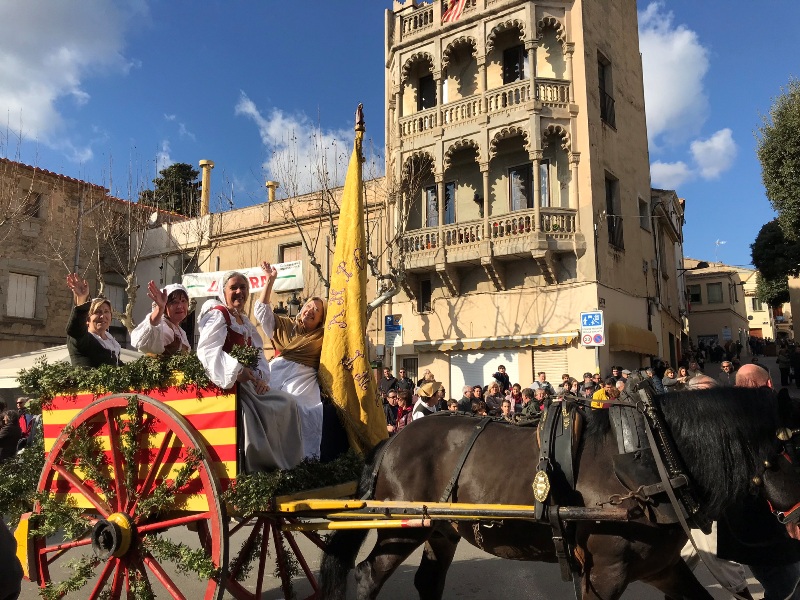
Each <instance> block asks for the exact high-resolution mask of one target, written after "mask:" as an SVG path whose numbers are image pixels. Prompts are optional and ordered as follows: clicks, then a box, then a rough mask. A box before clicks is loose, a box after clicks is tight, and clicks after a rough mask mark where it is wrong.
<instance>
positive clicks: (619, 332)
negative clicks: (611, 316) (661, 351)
mask: <svg viewBox="0 0 800 600" xmlns="http://www.w3.org/2000/svg"><path fill="white" fill-rule="evenodd" d="M608 345H609V349H610V350H611V352H635V353H636V354H646V355H648V356H658V340H657V339H656V334H654V333H653V332H652V331H648V330H647V329H641V328H639V327H634V326H633V325H626V324H625V323H612V324H611V326H610V327H609V330H608Z"/></svg>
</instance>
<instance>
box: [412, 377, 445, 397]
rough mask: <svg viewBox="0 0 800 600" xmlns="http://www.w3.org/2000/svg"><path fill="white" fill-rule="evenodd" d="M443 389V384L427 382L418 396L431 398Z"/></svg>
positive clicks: (420, 387)
mask: <svg viewBox="0 0 800 600" xmlns="http://www.w3.org/2000/svg"><path fill="white" fill-rule="evenodd" d="M441 387H442V384H441V383H439V382H438V381H426V382H425V383H424V384H422V385H421V386H419V389H418V390H417V395H418V396H424V397H425V398H431V397H433V395H434V394H435V393H436V392H438V391H439V389H440V388H441Z"/></svg>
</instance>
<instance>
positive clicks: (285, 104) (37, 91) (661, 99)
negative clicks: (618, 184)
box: [0, 0, 800, 265]
mask: <svg viewBox="0 0 800 600" xmlns="http://www.w3.org/2000/svg"><path fill="white" fill-rule="evenodd" d="M390 5H391V2H389V0H386V1H377V2H376V1H375V0H370V1H367V0H361V1H358V0H356V1H351V2H321V1H319V0H317V1H314V2H277V1H275V0H260V1H255V0H250V1H245V0H207V1H206V2H203V3H194V2H192V3H190V2H179V1H174V0H169V1H168V0H152V1H149V0H129V1H128V2H115V1H112V0H81V1H80V2H74V1H73V0H25V2H19V1H18V0H0V116H2V118H3V119H4V121H5V123H3V124H2V126H1V127H0V155H2V156H6V157H8V158H12V159H16V160H21V161H23V162H26V163H29V164H35V165H38V166H41V167H43V168H46V169H49V170H52V171H56V172H60V173H64V174H66V175H70V176H73V177H78V178H81V179H85V180H87V181H91V182H93V183H98V184H102V185H105V186H107V187H110V188H111V189H112V192H114V193H116V194H117V195H118V196H120V197H123V198H129V197H132V198H135V197H136V192H137V191H138V189H141V188H142V187H149V186H150V181H151V180H152V178H153V177H154V176H155V174H156V172H157V169H159V168H163V167H164V166H166V165H168V164H170V163H171V162H188V163H191V164H194V165H197V162H198V161H199V160H200V159H211V160H213V161H214V162H215V163H216V168H215V170H214V173H213V186H214V195H215V196H221V195H222V194H224V195H225V196H227V197H230V196H232V197H233V201H234V202H235V204H236V205H237V206H244V205H248V204H253V203H257V202H263V201H264V200H265V192H264V187H263V182H264V180H265V178H266V176H267V175H268V174H269V171H270V170H272V171H273V176H274V177H275V178H277V179H278V180H283V181H285V179H284V178H282V177H280V169H281V165H280V164H278V163H275V159H274V157H275V156H276V154H275V151H276V150H281V149H282V148H286V147H287V139H288V137H291V136H293V137H294V138H295V140H296V142H295V144H296V145H295V146H293V148H296V152H297V156H298V162H300V163H303V162H304V158H303V157H304V156H306V155H307V154H308V153H312V154H313V152H314V148H313V147H314V146H316V147H317V150H316V151H317V152H324V153H325V155H326V156H328V159H329V161H330V164H334V162H335V158H334V157H335V156H341V155H342V154H347V153H348V152H349V146H350V144H351V143H352V123H353V113H354V110H355V107H356V105H357V104H358V103H359V102H363V103H364V106H365V114H366V119H367V137H368V138H369V139H371V140H372V143H373V145H374V147H375V148H376V149H378V152H380V149H381V148H382V146H383V140H384V135H383V130H384V122H383V112H384V90H383V81H384V79H383V61H384V49H383V39H384V9H385V8H387V7H389V6H390ZM765 7H768V10H765ZM639 11H640V30H641V33H642V37H641V51H642V55H643V63H644V67H645V93H646V99H647V113H648V114H647V117H648V130H649V136H650V158H651V163H652V179H653V186H654V187H665V188H671V189H676V190H677V192H678V194H679V195H680V196H681V197H684V198H686V201H687V224H686V228H685V233H686V243H685V253H686V255H687V256H691V257H694V258H699V259H705V260H720V261H723V262H726V263H728V264H741V265H745V264H748V263H749V262H750V250H749V244H750V243H751V242H752V241H753V239H754V238H755V236H756V234H757V233H758V230H759V229H760V227H761V225H763V224H764V223H765V222H767V221H768V220H770V219H771V218H772V217H773V212H772V210H771V207H770V205H769V202H768V201H767V200H766V198H765V196H764V192H763V186H762V184H761V176H760V168H759V164H758V161H757V159H756V155H755V136H754V132H755V131H756V130H757V128H758V127H759V125H760V123H761V117H762V115H764V114H766V113H767V111H768V110H769V106H770V103H771V100H772V98H774V96H776V95H777V94H778V93H779V92H780V88H781V86H783V85H785V84H786V83H787V82H788V80H789V78H790V76H800V68H798V57H800V36H799V35H798V32H797V23H798V22H800V3H798V2H796V1H795V0H773V1H772V2H769V3H767V4H764V3H755V2H752V0H747V1H746V0H704V1H703V2H697V1H696V0H663V1H660V2H647V1H645V2H641V1H640V2H639ZM314 133H315V135H312V134H314ZM375 160H376V161H377V162H378V163H380V161H381V158H380V155H379V154H378V155H377V156H376V157H375ZM375 168H377V167H375ZM375 168H373V170H374V169H375ZM368 170H370V169H369V168H368ZM308 178H309V174H308V173H307V171H305V170H303V169H302V168H301V169H300V181H298V183H297V187H298V188H300V189H302V187H303V186H304V185H306V186H307V185H309V183H308V181H307V180H308ZM287 187H290V186H286V185H285V186H284V189H283V191H284V193H285V192H286V191H288V190H287V189H286V188H287ZM280 191H281V190H279V192H280ZM718 242H719V243H718ZM722 242H725V243H722Z"/></svg>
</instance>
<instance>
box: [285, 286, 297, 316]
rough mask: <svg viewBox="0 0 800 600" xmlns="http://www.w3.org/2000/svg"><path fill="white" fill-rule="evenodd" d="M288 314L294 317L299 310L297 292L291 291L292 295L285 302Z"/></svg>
mask: <svg viewBox="0 0 800 600" xmlns="http://www.w3.org/2000/svg"><path fill="white" fill-rule="evenodd" d="M286 306H287V309H288V310H289V316H290V317H291V318H294V317H296V316H297V313H299V312H300V298H298V297H297V292H292V297H291V298H289V300H288V301H287V302H286Z"/></svg>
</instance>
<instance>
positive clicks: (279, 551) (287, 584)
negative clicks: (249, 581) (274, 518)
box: [256, 523, 292, 598]
mask: <svg viewBox="0 0 800 600" xmlns="http://www.w3.org/2000/svg"><path fill="white" fill-rule="evenodd" d="M280 536H281V532H280V528H279V527H278V524H277V523H273V525H272V539H273V541H274V542H275V558H276V559H277V561H278V574H279V575H280V576H281V589H282V590H283V595H284V596H285V597H286V598H290V597H291V595H292V580H291V578H290V577H289V573H288V565H287V561H286V553H285V552H284V550H283V544H281V537H280ZM256 597H258V596H256Z"/></svg>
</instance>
